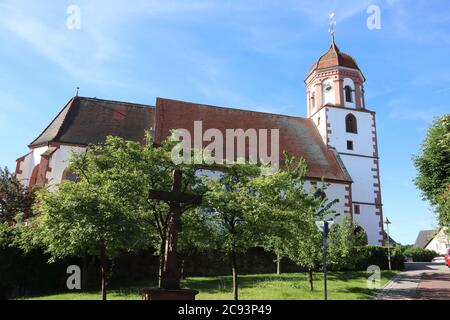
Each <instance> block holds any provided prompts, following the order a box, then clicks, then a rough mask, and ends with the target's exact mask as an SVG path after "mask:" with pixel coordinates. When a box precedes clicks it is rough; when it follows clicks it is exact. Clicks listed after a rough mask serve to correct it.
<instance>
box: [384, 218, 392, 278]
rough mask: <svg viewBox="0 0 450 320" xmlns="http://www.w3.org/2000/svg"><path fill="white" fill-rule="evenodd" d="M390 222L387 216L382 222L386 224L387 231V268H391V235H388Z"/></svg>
mask: <svg viewBox="0 0 450 320" xmlns="http://www.w3.org/2000/svg"><path fill="white" fill-rule="evenodd" d="M391 223H392V222H390V221H389V219H388V218H386V221H385V222H384V224H385V225H386V232H387V249H388V262H389V270H392V268H391V240H390V239H391V237H390V236H389V225H390V224H391Z"/></svg>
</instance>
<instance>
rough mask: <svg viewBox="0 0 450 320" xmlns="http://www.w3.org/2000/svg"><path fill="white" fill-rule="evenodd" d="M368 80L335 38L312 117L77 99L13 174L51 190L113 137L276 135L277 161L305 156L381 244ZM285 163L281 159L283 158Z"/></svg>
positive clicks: (315, 85) (313, 76) (311, 101)
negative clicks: (71, 166)
mask: <svg viewBox="0 0 450 320" xmlns="http://www.w3.org/2000/svg"><path fill="white" fill-rule="evenodd" d="M364 82H365V78H364V75H363V73H362V72H361V70H360V69H359V67H358V65H357V63H356V61H355V59H353V58H352V57H351V56H350V55H348V54H345V53H343V52H341V51H340V50H339V48H338V47H337V45H336V44H335V41H334V37H333V41H332V43H331V46H330V48H329V49H328V51H327V52H326V53H325V54H324V55H323V56H321V57H320V58H319V60H318V61H317V62H316V63H314V64H313V66H312V67H311V69H310V70H309V72H308V74H307V76H306V80H305V85H306V92H307V93H306V109H307V117H306V118H302V117H294V116H288V115H279V114H269V113H262V112H255V111H246V110H240V109H233V108H225V107H216V106H209V105H204V104H197V103H190V102H184V101H175V100H170V99H163V98H157V99H156V103H155V105H154V106H150V105H141V104H135V103H128V102H118V101H109V100H101V99H97V98H85V97H79V96H76V97H73V98H72V99H70V101H69V102H68V103H67V104H66V105H65V106H64V108H63V109H62V110H61V112H60V113H59V114H58V115H57V116H56V117H55V118H54V119H53V120H52V121H51V122H50V124H49V125H48V126H47V127H46V128H45V129H44V130H43V132H42V133H41V134H40V135H39V136H38V137H37V138H36V139H35V140H34V141H33V142H31V143H30V145H29V146H28V148H29V152H28V153H27V154H26V155H24V156H22V157H20V158H19V159H17V165H16V171H15V172H16V176H17V177H18V179H19V180H20V181H21V182H22V183H23V184H25V185H27V186H34V185H38V186H44V185H45V186H48V187H49V188H50V190H51V189H53V188H54V187H55V186H57V185H58V183H60V182H61V181H62V180H64V179H74V177H73V176H72V175H71V174H70V172H69V171H68V170H67V166H68V161H69V159H70V153H71V150H75V151H82V150H84V149H85V148H87V147H88V146H89V145H90V144H96V143H101V142H103V141H104V140H105V138H106V137H107V136H109V135H113V136H119V137H122V138H124V139H127V140H133V141H139V142H141V141H144V135H145V132H146V131H149V130H150V131H151V132H153V134H154V139H155V142H156V143H160V142H162V141H163V140H165V139H166V138H168V136H169V135H170V133H171V131H172V130H175V129H180V128H182V129H186V130H188V131H190V132H194V123H195V122H196V121H202V124H203V130H207V129H218V130H220V131H221V132H225V131H226V130H227V129H242V130H243V131H245V130H248V129H255V130H259V129H267V130H273V129H278V130H279V149H280V156H282V155H283V151H287V152H288V153H289V155H290V156H294V157H296V158H300V157H302V158H304V159H305V161H306V164H307V166H308V181H321V179H324V180H325V181H326V182H327V183H329V184H330V187H329V188H328V190H327V196H328V197H329V199H339V202H338V203H337V204H335V206H334V210H336V211H337V212H338V213H340V214H341V217H342V216H345V215H350V216H352V218H353V220H354V221H356V222H357V223H358V225H359V226H360V227H361V228H362V229H363V230H364V231H365V233H366V235H367V239H368V242H369V244H373V245H382V244H383V234H384V231H383V212H382V200H381V186H380V168H379V154H378V145H377V130H376V121H375V112H374V111H370V110H369V109H367V108H366V103H365V99H364ZM280 160H281V159H280Z"/></svg>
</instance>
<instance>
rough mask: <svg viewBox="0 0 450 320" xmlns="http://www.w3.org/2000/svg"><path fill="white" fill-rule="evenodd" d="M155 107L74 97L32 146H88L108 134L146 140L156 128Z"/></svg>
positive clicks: (101, 139) (128, 138)
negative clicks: (147, 133) (150, 131)
mask: <svg viewBox="0 0 450 320" xmlns="http://www.w3.org/2000/svg"><path fill="white" fill-rule="evenodd" d="M154 114H155V108H154V107H152V106H144V105H140V104H133V103H126V102H117V101H108V100H101V99H96V98H85V97H74V98H72V99H71V100H70V101H69V102H68V103H67V105H66V106H65V107H64V108H63V110H62V111H61V112H60V113H59V114H58V115H57V116H56V118H55V119H53V121H52V122H51V123H50V125H49V126H48V127H47V128H46V129H45V130H44V131H43V132H42V133H41V134H40V135H39V137H38V138H37V139H36V140H34V141H33V142H32V143H31V144H30V147H35V146H39V145H44V144H48V143H49V142H60V143H68V144H77V145H88V144H94V143H99V142H103V141H104V140H105V139H106V137H107V136H108V135H114V136H119V137H122V138H124V139H127V140H134V141H143V139H144V134H145V130H148V129H150V128H152V127H153V125H154Z"/></svg>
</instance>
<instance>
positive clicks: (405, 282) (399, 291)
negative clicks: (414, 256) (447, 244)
mask: <svg viewBox="0 0 450 320" xmlns="http://www.w3.org/2000/svg"><path fill="white" fill-rule="evenodd" d="M375 299H378V300H450V268H448V267H447V266H446V265H444V264H435V263H407V264H406V271H404V272H401V273H399V274H398V275H397V276H396V277H394V278H393V279H392V280H391V281H390V282H389V283H388V284H387V285H386V286H385V287H384V288H383V289H382V290H380V292H379V293H378V295H377V296H376V297H375Z"/></svg>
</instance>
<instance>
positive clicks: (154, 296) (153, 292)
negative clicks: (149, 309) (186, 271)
mask: <svg viewBox="0 0 450 320" xmlns="http://www.w3.org/2000/svg"><path fill="white" fill-rule="evenodd" d="M197 294H198V291H196V290H164V289H144V290H142V300H145V301H159V300H175V301H192V300H195V297H196V296H197Z"/></svg>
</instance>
